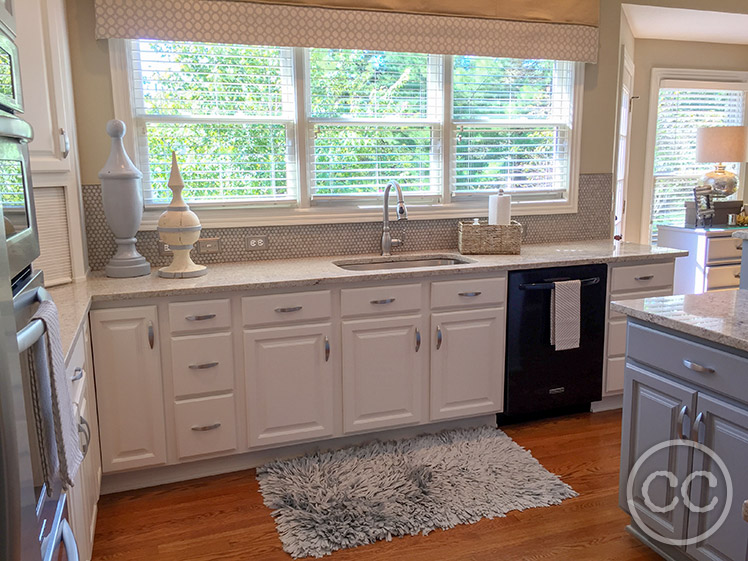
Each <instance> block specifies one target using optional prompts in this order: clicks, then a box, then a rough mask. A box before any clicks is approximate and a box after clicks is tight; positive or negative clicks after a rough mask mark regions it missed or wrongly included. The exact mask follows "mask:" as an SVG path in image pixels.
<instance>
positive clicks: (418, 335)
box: [416, 327, 421, 352]
mask: <svg viewBox="0 0 748 561" xmlns="http://www.w3.org/2000/svg"><path fill="white" fill-rule="evenodd" d="M420 350H421V330H420V329H418V328H417V327H416V352H418V351H420Z"/></svg>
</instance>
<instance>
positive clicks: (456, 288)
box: [431, 276, 506, 308]
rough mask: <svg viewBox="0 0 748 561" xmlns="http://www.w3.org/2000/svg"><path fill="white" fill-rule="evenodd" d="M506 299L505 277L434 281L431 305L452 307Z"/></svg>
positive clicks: (497, 301) (494, 303) (487, 303)
mask: <svg viewBox="0 0 748 561" xmlns="http://www.w3.org/2000/svg"><path fill="white" fill-rule="evenodd" d="M505 299H506V277H505V276H502V277H500V278H494V279H473V280H458V281H443V282H434V283H432V284H431V307H432V308H453V307H459V306H473V305H486V306H488V305H496V304H502V303H503V302H504V300H505Z"/></svg>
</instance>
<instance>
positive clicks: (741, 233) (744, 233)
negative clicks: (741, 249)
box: [732, 228, 748, 240]
mask: <svg viewBox="0 0 748 561" xmlns="http://www.w3.org/2000/svg"><path fill="white" fill-rule="evenodd" d="M732 237H733V238H738V239H741V240H748V228H745V229H743V230H738V231H737V232H733V233H732Z"/></svg>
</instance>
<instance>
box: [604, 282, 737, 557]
mask: <svg viewBox="0 0 748 561" xmlns="http://www.w3.org/2000/svg"><path fill="white" fill-rule="evenodd" d="M611 309H612V310H613V311H616V312H619V313H622V314H625V315H627V316H628V327H627V335H628V337H627V341H628V344H627V350H626V369H625V381H624V412H623V428H622V441H621V472H620V494H619V504H620V506H621V508H623V509H624V510H625V511H626V512H627V513H628V514H629V515H631V525H630V526H629V528H628V529H629V530H630V531H631V533H632V534H634V535H635V536H637V537H638V538H640V539H641V540H642V541H644V542H645V543H647V544H648V545H649V546H650V547H652V548H653V549H655V550H656V551H657V552H658V553H660V554H661V555H663V556H664V557H665V558H667V559H674V560H717V559H718V560H724V561H745V560H746V559H748V522H747V521H746V520H745V518H744V510H745V504H746V501H748V475H747V473H748V472H747V470H748V468H747V467H746V466H748V384H747V383H746V375H748V291H747V290H732V291H722V292H714V293H708V294H696V295H685V296H667V297H659V298H647V299H641V300H629V301H624V302H613V303H612V304H611Z"/></svg>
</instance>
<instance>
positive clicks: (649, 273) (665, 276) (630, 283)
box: [610, 263, 675, 292]
mask: <svg viewBox="0 0 748 561" xmlns="http://www.w3.org/2000/svg"><path fill="white" fill-rule="evenodd" d="M674 269H675V264H674V263H654V264H651V265H650V264H647V265H634V266H631V267H615V268H613V269H612V271H611V282H610V291H611V292H623V291H632V290H650V289H652V288H660V287H668V286H672V285H673V272H674Z"/></svg>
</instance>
